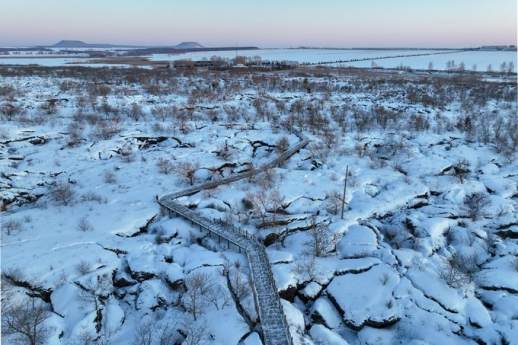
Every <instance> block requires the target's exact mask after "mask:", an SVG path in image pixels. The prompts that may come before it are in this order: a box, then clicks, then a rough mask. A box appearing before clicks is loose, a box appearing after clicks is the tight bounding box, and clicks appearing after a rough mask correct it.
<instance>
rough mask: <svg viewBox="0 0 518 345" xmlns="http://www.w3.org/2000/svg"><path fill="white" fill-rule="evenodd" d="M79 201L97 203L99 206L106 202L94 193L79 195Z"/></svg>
mask: <svg viewBox="0 0 518 345" xmlns="http://www.w3.org/2000/svg"><path fill="white" fill-rule="evenodd" d="M81 201H82V202H97V203H99V204H105V203H106V202H107V200H106V198H104V197H103V196H102V195H100V194H97V193H95V192H92V191H90V192H86V193H85V194H83V195H81Z"/></svg>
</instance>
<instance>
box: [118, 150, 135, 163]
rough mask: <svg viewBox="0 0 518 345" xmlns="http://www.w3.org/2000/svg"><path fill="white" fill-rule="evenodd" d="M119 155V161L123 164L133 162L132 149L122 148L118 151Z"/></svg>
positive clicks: (133, 154)
mask: <svg viewBox="0 0 518 345" xmlns="http://www.w3.org/2000/svg"><path fill="white" fill-rule="evenodd" d="M119 155H120V157H121V160H122V161H123V162H125V163H130V162H133V161H134V160H135V153H134V152H133V149H132V148H131V147H130V146H123V147H122V148H121V149H120V150H119Z"/></svg>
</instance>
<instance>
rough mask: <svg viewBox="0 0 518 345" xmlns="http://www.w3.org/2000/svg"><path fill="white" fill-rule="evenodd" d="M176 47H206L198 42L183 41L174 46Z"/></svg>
mask: <svg viewBox="0 0 518 345" xmlns="http://www.w3.org/2000/svg"><path fill="white" fill-rule="evenodd" d="M174 48H176V49H203V48H205V47H204V46H202V45H201V44H199V43H198V42H182V43H180V44H177V45H175V46H174Z"/></svg>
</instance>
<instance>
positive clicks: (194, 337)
mask: <svg viewBox="0 0 518 345" xmlns="http://www.w3.org/2000/svg"><path fill="white" fill-rule="evenodd" d="M186 332H187V336H186V338H185V339H184V341H183V343H182V344H185V345H205V344H207V345H208V344H210V339H209V335H208V332H207V326H205V325H203V324H201V323H196V322H192V323H189V324H188V325H186Z"/></svg>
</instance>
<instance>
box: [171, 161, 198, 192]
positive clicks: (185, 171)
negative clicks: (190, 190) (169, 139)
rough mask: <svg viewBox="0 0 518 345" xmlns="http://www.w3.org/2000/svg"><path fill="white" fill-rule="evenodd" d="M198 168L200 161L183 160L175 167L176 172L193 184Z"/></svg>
mask: <svg viewBox="0 0 518 345" xmlns="http://www.w3.org/2000/svg"><path fill="white" fill-rule="evenodd" d="M198 169H199V165H198V163H192V162H181V163H179V164H178V165H177V166H176V168H175V170H176V172H177V173H178V174H180V175H181V176H183V177H184V178H185V179H187V180H188V181H189V183H190V185H191V186H192V185H193V184H194V174H195V173H196V170H198Z"/></svg>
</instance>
